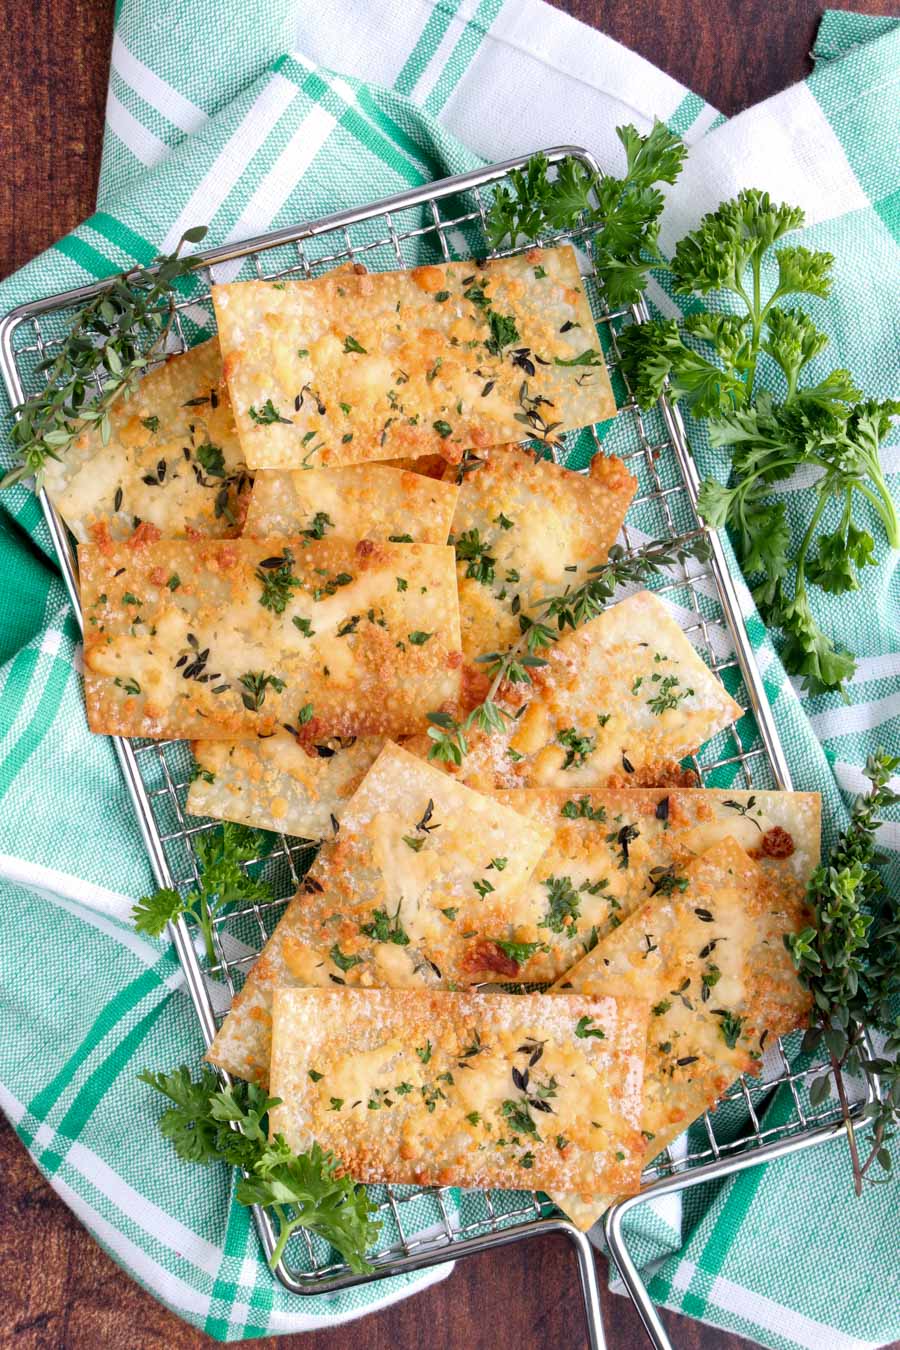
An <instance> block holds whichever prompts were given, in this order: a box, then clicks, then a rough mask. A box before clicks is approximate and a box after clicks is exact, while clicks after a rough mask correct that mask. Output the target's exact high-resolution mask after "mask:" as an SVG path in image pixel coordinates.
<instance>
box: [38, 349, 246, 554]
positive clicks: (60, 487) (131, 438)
mask: <svg viewBox="0 0 900 1350" xmlns="http://www.w3.org/2000/svg"><path fill="white" fill-rule="evenodd" d="M109 422H110V434H109V441H108V444H106V445H104V444H103V439H102V437H101V435H100V431H99V429H98V428H93V427H91V428H89V429H87V430H85V431H83V432H82V433H81V435H80V436H79V437H78V439H77V440H76V441H75V442H74V443H73V444H72V445H71V446H70V448H69V449H68V450H67V452H66V454H65V455H64V456H63V458H62V459H59V460H53V459H51V460H48V461H47V469H46V477H45V482H46V487H47V492H48V494H49V496H50V499H51V501H52V502H53V505H54V506H55V507H56V509H57V510H58V511H59V513H60V515H61V516H62V517H63V519H64V520H65V522H66V524H67V525H68V527H69V529H70V530H71V531H72V533H73V534H74V535H75V537H76V539H78V540H80V541H81V542H84V541H86V540H88V539H91V538H96V539H98V540H100V541H102V540H103V539H104V538H107V537H108V538H111V539H127V538H128V536H129V535H130V534H131V533H132V531H133V530H134V529H136V528H137V526H138V525H139V524H140V523H141V521H147V522H149V524H151V525H154V526H155V527H156V528H157V529H158V530H159V531H160V533H161V534H163V535H167V536H168V537H169V538H176V537H184V536H185V535H187V536H190V537H194V538H196V537H198V536H206V537H209V538H214V539H216V538H230V537H232V536H234V535H236V534H239V533H240V527H241V521H242V519H243V514H244V511H245V510H246V505H247V495H248V492H249V488H250V477H249V475H248V473H247V470H246V466H245V464H244V459H243V455H242V453H241V448H240V445H239V443H238V438H237V432H236V430H235V426H234V418H233V417H232V414H231V403H230V401H229V398H228V391H227V389H226V388H225V386H224V384H223V382H222V358H221V355H220V353H219V343H218V341H217V339H215V338H213V339H212V340H211V341H209V342H203V343H201V344H200V345H199V346H198V347H193V348H191V350H190V351H188V352H185V353H183V355H181V356H171V357H169V359H168V360H167V361H165V362H163V363H162V364H161V365H158V366H156V367H155V369H153V370H151V371H150V372H149V374H147V375H145V376H144V378H143V379H142V380H141V382H140V384H139V385H138V386H137V389H136V390H135V392H134V393H133V394H132V396H131V397H130V398H127V399H122V400H120V401H119V402H118V403H116V404H114V405H113V407H112V409H111V410H110V414H109Z"/></svg>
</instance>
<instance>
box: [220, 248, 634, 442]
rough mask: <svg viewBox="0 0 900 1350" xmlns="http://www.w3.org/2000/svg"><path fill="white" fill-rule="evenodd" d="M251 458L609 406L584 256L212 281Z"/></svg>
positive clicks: (470, 438) (582, 414) (504, 427)
mask: <svg viewBox="0 0 900 1350" xmlns="http://www.w3.org/2000/svg"><path fill="white" fill-rule="evenodd" d="M212 295H213V303H214V305H215V310H216V319H217V322H218V328H219V341H220V342H221V345H222V351H223V354H224V364H225V375H226V379H227V381H228V387H229V390H230V392H231V399H232V404H233V406H234V409H235V422H236V425H237V430H238V435H239V437H240V440H241V445H242V446H243V448H244V454H245V456H246V460H247V463H248V464H249V465H250V466H251V467H252V468H254V469H263V468H270V469H284V468H298V469H299V468H321V467H323V466H325V467H327V466H334V465H338V464H358V463H362V462H364V461H367V460H383V459H395V458H413V457H416V456H421V455H426V454H434V453H439V454H441V455H443V457H444V458H445V459H446V460H447V461H448V462H450V463H458V462H459V460H460V459H461V458H462V455H463V452H464V451H465V450H466V449H468V448H469V447H475V448H476V449H477V448H481V449H484V448H487V447H488V446H491V445H498V444H502V443H503V442H506V441H513V440H517V439H521V438H523V437H524V436H530V437H536V438H542V439H545V440H553V439H554V438H555V437H556V436H557V435H558V434H559V433H560V432H562V431H563V430H567V429H569V428H574V427H581V426H586V425H587V424H589V423H593V422H599V421H602V420H604V419H605V418H608V417H611V416H613V414H614V413H615V402H614V400H613V397H612V392H611V389H610V385H609V378H608V376H607V373H606V367H605V365H604V362H603V358H602V356H601V355H600V353H599V347H600V342H599V338H598V337H597V330H596V327H595V325H594V321H593V318H592V316H591V310H590V305H589V303H588V300H587V296H586V294H585V290H584V284H583V281H582V278H581V276H580V274H579V271H578V263H577V259H576V257H575V253H574V250H573V249H572V248H571V246H569V245H565V246H563V247H561V248H553V249H543V250H540V251H538V250H531V251H529V252H527V253H523V254H519V255H517V256H516V257H512V258H502V259H497V260H494V261H489V262H487V263H485V264H484V265H483V266H481V267H478V266H477V265H475V264H472V263H468V262H466V263H443V264H441V265H439V266H428V267H418V268H415V269H414V270H413V271H410V272H405V271H394V272H382V273H375V274H369V273H363V274H362V275H360V274H358V273H357V274H353V275H350V276H348V275H347V274H346V273H343V272H342V273H329V274H327V275H325V276H322V277H318V278H316V279H315V280H313V281H283V282H276V283H273V282H268V281H245V282H234V283H232V284H230V285H225V286H214V287H213V292H212Z"/></svg>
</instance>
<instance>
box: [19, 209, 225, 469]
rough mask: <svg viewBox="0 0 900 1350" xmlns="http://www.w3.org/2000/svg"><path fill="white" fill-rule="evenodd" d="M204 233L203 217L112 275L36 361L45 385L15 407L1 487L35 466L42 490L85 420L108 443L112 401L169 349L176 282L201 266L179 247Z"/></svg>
mask: <svg viewBox="0 0 900 1350" xmlns="http://www.w3.org/2000/svg"><path fill="white" fill-rule="evenodd" d="M205 235H206V226H205V225H199V226H196V227H195V228H194V229H190V230H185V232H184V234H183V235H182V236H181V239H180V240H179V242H178V246H177V247H176V249H175V251H174V253H169V254H164V255H162V256H160V257H159V258H157V259H156V261H155V263H153V264H152V266H150V267H133V268H130V269H129V270H128V271H127V272H121V273H119V275H118V276H115V277H112V278H110V280H109V282H108V283H107V284H106V285H105V286H104V289H103V290H102V291H100V292H99V293H98V294H97V295H96V296H95V297H94V298H93V300H90V301H89V302H88V303H87V304H86V305H85V306H83V308H82V309H80V310H79V311H78V313H77V314H76V315H75V317H74V319H73V320H72V322H71V324H70V325H69V328H68V331H67V332H66V334H65V336H64V337H63V339H62V342H61V345H60V347H59V350H58V351H57V352H56V353H55V354H54V355H52V356H48V357H47V358H46V360H44V361H42V362H41V363H40V365H39V366H38V367H37V370H38V372H39V373H40V374H42V375H43V377H44V385H43V388H42V389H41V390H40V391H39V392H38V393H36V394H33V395H32V396H31V397H30V398H28V399H26V400H25V402H24V403H22V404H20V405H19V407H18V408H16V409H15V413H16V421H15V422H14V424H13V427H12V430H11V432H10V440H11V441H12V445H13V449H14V451H15V452H16V453H17V455H18V457H19V461H20V462H19V463H18V464H17V465H15V466H14V467H13V468H12V469H10V471H9V472H8V473H7V474H6V476H5V477H4V478H3V479H2V480H0V490H2V489H3V488H8V487H12V486H13V484H15V483H18V482H20V481H21V479H23V478H27V477H29V476H30V475H31V474H34V476H35V482H36V487H37V489H38V490H40V488H41V486H42V482H43V473H44V466H45V465H46V463H47V460H48V459H61V458H62V456H63V455H64V453H65V451H66V450H67V449H68V448H69V446H70V445H71V444H72V442H73V441H74V440H75V438H76V437H77V436H79V435H81V433H82V432H83V431H84V430H85V428H86V427H89V426H96V427H98V428H99V430H100V435H101V438H102V440H103V443H104V445H105V444H106V442H107V441H108V440H109V436H110V420H109V413H110V409H111V408H112V406H113V404H114V403H116V402H117V400H118V399H119V398H121V397H123V396H124V395H127V394H130V393H132V392H133V391H134V388H135V386H136V385H137V382H138V380H139V378H140V376H141V375H142V374H143V372H144V371H145V370H146V368H147V366H148V365H149V363H150V362H151V361H153V360H155V359H156V358H157V357H159V356H161V355H162V354H163V353H164V351H165V347H166V339H167V337H168V335H169V333H170V331H171V328H172V324H173V322H174V317H175V293H174V289H173V287H174V283H175V281H176V280H177V278H178V277H181V276H184V275H185V274H186V273H188V272H190V271H191V270H192V269H193V268H194V267H195V266H196V260H195V259H193V258H191V257H186V258H183V257H181V250H182V249H183V247H184V245H185V244H197V243H199V242H200V240H201V239H203V238H204V237H205ZM97 380H99V382H100V391H99V393H98V392H97V389H96V381H97Z"/></svg>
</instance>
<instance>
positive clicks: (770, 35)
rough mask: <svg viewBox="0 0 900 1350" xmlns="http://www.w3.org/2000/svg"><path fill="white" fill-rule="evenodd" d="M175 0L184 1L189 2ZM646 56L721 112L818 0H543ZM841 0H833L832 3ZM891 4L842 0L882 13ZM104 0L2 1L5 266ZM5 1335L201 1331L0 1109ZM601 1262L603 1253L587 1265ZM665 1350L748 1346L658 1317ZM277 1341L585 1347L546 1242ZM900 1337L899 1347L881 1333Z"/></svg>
mask: <svg viewBox="0 0 900 1350" xmlns="http://www.w3.org/2000/svg"><path fill="white" fill-rule="evenodd" d="M185 2H186V0H185ZM552 2H553V3H555V4H556V5H557V6H558V7H559V8H561V9H565V10H567V11H568V12H569V13H570V14H573V15H575V16H576V17H578V18H580V19H582V20H583V21H584V22H586V23H589V24H592V25H594V26H595V27H598V28H602V29H603V30H604V31H605V32H606V33H608V34H610V36H612V37H614V38H617V39H618V40H619V41H621V42H623V43H625V44H626V45H627V46H629V47H631V48H633V49H634V50H635V51H638V52H640V53H641V54H642V55H644V56H646V57H648V58H649V59H650V60H651V61H653V62H655V63H656V64H657V65H659V66H661V67H662V68H664V69H665V70H667V71H669V72H670V73H671V74H672V75H673V76H675V78H677V79H679V80H681V81H682V82H683V83H685V84H686V85H688V86H689V87H690V88H692V89H694V90H696V91H697V92H698V93H700V94H702V95H703V96H704V97H705V98H706V99H708V100H709V101H710V102H711V103H713V104H715V105H716V106H717V107H718V108H720V109H721V110H722V111H723V112H726V113H733V112H735V111H738V110H739V109H741V108H743V107H746V106H747V105H749V104H751V103H754V102H756V101H758V100H759V99H762V98H766V97H768V96H769V95H770V94H773V93H775V92H777V91H778V90H779V89H781V88H783V87H784V86H785V85H787V84H790V83H792V82H793V81H795V80H798V79H802V78H803V76H804V75H805V74H806V73H807V71H808V69H809V57H808V53H809V50H810V47H811V45H812V41H813V37H814V34H815V30H816V26H817V23H818V19H819V16H820V14H821V11H822V9H823V7H824V6H823V5H822V4H820V3H818V2H817V0H779V3H778V5H777V6H774V5H772V3H771V0H665V3H662V4H661V3H660V0H616V3H612V2H611V0H604V3H600V0H552ZM835 2H837V3H840V0H830V3H832V4H834V3H835ZM894 6H895V0H863V3H862V4H858V5H857V4H848V5H846V6H845V7H846V8H850V9H861V10H864V11H866V12H869V13H872V12H880V13H888V12H890V10H891V9H892V8H893V7H894ZM112 11H113V4H112V0H19V2H18V3H16V0H7V3H6V4H5V6H4V18H5V24H4V33H3V36H4V41H3V43H2V45H0V146H2V149H3V167H4V172H3V174H2V175H0V276H5V275H7V274H8V273H9V272H11V271H12V270H13V269H14V268H16V267H19V266H21V265H22V264H23V263H24V262H26V261H27V260H28V259H29V258H31V257H33V256H34V254H36V253H37V252H39V251H40V250H41V249H43V248H46V247H47V246H48V245H49V244H51V243H52V242H53V241H54V239H56V238H58V236H59V235H61V234H63V233H65V231H67V230H69V229H71V228H72V227H73V226H74V225H76V224H77V223H78V222H79V221H80V220H82V219H83V218H84V217H85V216H86V215H88V214H89V213H90V212H91V210H92V209H93V205H94V193H95V189H96V182H97V175H98V172H99V165H100V146H101V137H102V129H103V109H104V103H105V98H106V84H107V74H108V64H109V47H110V40H111V33H112ZM0 1178H2V1188H0V1347H2V1350H6V1347H10V1348H11V1350H12V1348H13V1347H14V1350H105V1348H106V1347H109V1350H125V1348H127V1350H154V1348H155V1347H159V1346H165V1347H166V1348H167V1350H200V1347H202V1346H206V1345H212V1344H213V1342H211V1341H209V1340H208V1338H207V1337H205V1336H204V1335H202V1334H201V1333H199V1332H195V1331H194V1330H192V1329H191V1328H190V1327H188V1326H187V1325H186V1324H185V1323H183V1322H181V1321H180V1320H179V1319H178V1318H177V1317H175V1316H173V1315H172V1314H171V1313H168V1312H167V1311H166V1310H165V1309H163V1308H162V1307H161V1306H160V1305H159V1304H158V1303H157V1302H156V1301H155V1300H154V1299H153V1298H151V1297H150V1296H149V1295H148V1294H146V1293H145V1292H144V1291H143V1290H142V1289H140V1288H139V1287H138V1285H136V1284H134V1283H133V1282H132V1281H131V1280H129V1279H128V1278H127V1276H125V1275H124V1274H123V1273H122V1271H120V1270H119V1269H118V1267H117V1266H116V1265H115V1264H114V1263H113V1262H112V1261H111V1260H110V1259H109V1258H108V1257H107V1256H106V1255H105V1254H104V1253H103V1252H102V1251H101V1250H100V1248H99V1247H98V1246H97V1245H96V1244H95V1243H94V1242H93V1240H92V1239H91V1238H90V1237H89V1236H88V1234H87V1232H86V1231H85V1229H83V1228H82V1227H81V1225H80V1224H79V1223H78V1221H77V1220H76V1219H75V1218H74V1217H73V1215H72V1214H71V1212H70V1211H69V1210H68V1209H67V1208H66V1206H65V1205H64V1204H63V1203H62V1202H61V1201H60V1200H59V1199H58V1198H57V1196H56V1195H55V1194H54V1192H53V1191H52V1190H51V1189H50V1187H49V1186H48V1185H47V1184H46V1183H45V1182H44V1181H43V1180H42V1179H41V1177H40V1175H39V1173H38V1172H37V1170H36V1169H35V1167H34V1166H33V1164H32V1163H31V1161H30V1159H29V1158H28V1156H27V1154H26V1153H25V1151H24V1149H23V1148H22V1147H21V1145H20V1144H19V1143H18V1141H17V1139H16V1137H15V1135H14V1134H13V1132H12V1131H11V1130H10V1129H9V1127H8V1126H7V1125H6V1124H5V1123H0ZM600 1265H601V1266H602V1263H600ZM600 1276H601V1287H602V1288H603V1289H604V1309H605V1317H606V1323H607V1334H608V1339H609V1346H610V1350H642V1347H643V1346H644V1345H646V1338H645V1336H644V1333H643V1330H642V1328H641V1325H640V1322H639V1319H638V1317H637V1314H636V1313H635V1311H634V1309H633V1308H632V1307H631V1305H630V1304H629V1303H628V1302H627V1301H626V1300H625V1299H623V1298H619V1297H616V1296H615V1295H611V1294H608V1293H607V1292H606V1290H605V1276H606V1271H605V1267H604V1268H602V1269H601V1270H600ZM664 1320H665V1322H666V1324H667V1326H668V1327H669V1330H670V1334H671V1335H672V1337H673V1340H674V1342H675V1345H676V1347H677V1350H742V1348H743V1350H747V1347H748V1346H749V1342H747V1341H743V1340H741V1339H739V1338H738V1337H736V1336H731V1335H727V1334H725V1333H722V1332H719V1331H716V1330H714V1329H712V1328H710V1327H705V1326H703V1325H702V1324H700V1323H698V1322H693V1321H689V1320H687V1319H685V1318H681V1317H677V1316H674V1315H670V1314H664ZM253 1344H254V1345H255V1346H257V1347H263V1346H265V1347H267V1350H268V1347H272V1350H274V1347H275V1346H276V1345H277V1346H278V1347H280V1350H291V1348H292V1347H293V1350H301V1347H302V1350H363V1347H365V1350H412V1348H413V1347H417V1346H419V1345H420V1344H427V1345H428V1347H429V1350H461V1348H463V1347H464V1350H537V1348H538V1347H541V1348H543V1347H546V1346H565V1347H566V1348H567V1350H577V1347H579V1346H582V1345H584V1344H585V1338H584V1327H583V1322H582V1313H581V1300H580V1296H579V1292H578V1289H577V1284H576V1275H575V1265H574V1260H573V1258H572V1255H571V1252H570V1250H569V1249H568V1247H567V1245H566V1244H565V1242H564V1241H563V1240H562V1239H554V1238H548V1239H544V1240H541V1241H540V1242H530V1243H527V1244H524V1243H523V1244H519V1245H516V1246H512V1247H505V1248H503V1249H502V1250H500V1251H498V1252H495V1253H491V1254H487V1255H484V1256H481V1257H475V1258H472V1259H470V1260H468V1261H464V1262H460V1263H458V1265H457V1267H456V1270H455V1271H454V1272H453V1274H452V1275H451V1276H450V1278H449V1279H448V1280H446V1281H445V1282H443V1283H442V1284H439V1285H437V1286H436V1287H434V1288H432V1289H430V1290H427V1291H425V1292H424V1293H422V1294H420V1295H419V1296H417V1297H416V1298H414V1299H409V1300H407V1301H405V1302H404V1303H401V1304H399V1305H398V1306H396V1307H394V1308H391V1309H388V1310H386V1311H384V1312H381V1313H376V1314H374V1315H372V1316H371V1317H369V1318H367V1319H365V1321H363V1322H357V1323H353V1324H351V1325H349V1326H347V1327H343V1328H340V1329H338V1330H334V1331H323V1332H317V1333H314V1334H309V1335H306V1336H304V1337H299V1336H297V1337H293V1336H291V1337H278V1338H274V1337H270V1338H267V1339H266V1340H265V1341H256V1342H254V1343H253ZM894 1350H900V1346H898V1347H894Z"/></svg>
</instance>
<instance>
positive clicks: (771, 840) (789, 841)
mask: <svg viewBox="0 0 900 1350" xmlns="http://www.w3.org/2000/svg"><path fill="white" fill-rule="evenodd" d="M762 851H763V853H764V854H765V855H766V857H767V858H789V857H790V856H791V854H792V853H793V852H794V838H793V835H791V834H789V833H788V831H787V830H783V829H782V828H781V826H780V825H773V826H772V828H771V830H766V832H765V834H764V835H763V837H762Z"/></svg>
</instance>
